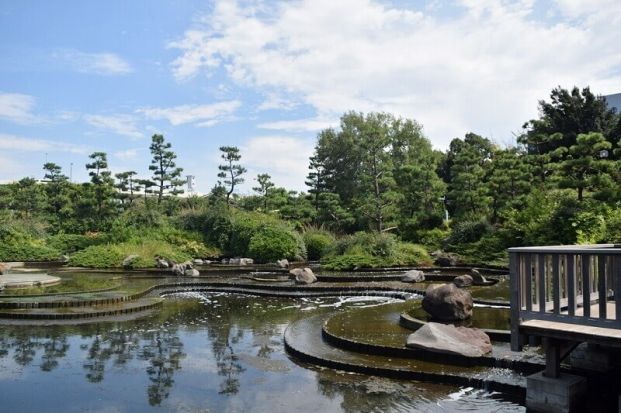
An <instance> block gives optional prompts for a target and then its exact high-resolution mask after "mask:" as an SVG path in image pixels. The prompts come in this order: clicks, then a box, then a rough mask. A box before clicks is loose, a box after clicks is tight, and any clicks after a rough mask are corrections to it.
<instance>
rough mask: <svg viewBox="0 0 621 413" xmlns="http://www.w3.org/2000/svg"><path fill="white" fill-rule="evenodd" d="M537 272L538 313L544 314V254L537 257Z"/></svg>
mask: <svg viewBox="0 0 621 413" xmlns="http://www.w3.org/2000/svg"><path fill="white" fill-rule="evenodd" d="M537 272H538V274H539V276H538V277H537V278H538V281H539V299H538V300H537V301H539V312H541V313H545V312H546V301H547V300H546V256H545V255H544V254H539V256H538V264H537Z"/></svg>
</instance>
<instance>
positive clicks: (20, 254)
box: [0, 240, 62, 261]
mask: <svg viewBox="0 0 621 413" xmlns="http://www.w3.org/2000/svg"><path fill="white" fill-rule="evenodd" d="M61 255H62V254H61V252H60V251H59V250H57V249H55V248H52V247H49V246H47V245H43V244H42V243H41V241H38V240H32V241H25V242H16V243H10V244H9V243H0V261H54V260H58V259H59V258H60V256H61Z"/></svg>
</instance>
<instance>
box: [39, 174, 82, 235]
mask: <svg viewBox="0 0 621 413" xmlns="http://www.w3.org/2000/svg"><path fill="white" fill-rule="evenodd" d="M43 170H44V171H45V174H44V176H43V182H44V183H45V193H46V195H47V196H46V199H47V206H46V210H47V212H48V213H49V216H50V221H51V223H52V226H53V227H54V229H55V230H60V229H61V227H62V225H64V223H66V222H67V221H68V220H69V219H70V218H71V217H72V216H73V214H74V202H73V197H72V193H73V192H74V191H72V186H71V184H70V183H69V178H67V176H66V175H64V174H63V173H62V168H61V167H60V166H59V165H57V164H55V163H53V162H46V163H45V164H44V165H43Z"/></svg>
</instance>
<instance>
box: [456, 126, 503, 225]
mask: <svg viewBox="0 0 621 413" xmlns="http://www.w3.org/2000/svg"><path fill="white" fill-rule="evenodd" d="M449 150H450V151H452V152H453V165H452V166H451V177H452V180H451V182H450V183H449V192H448V198H449V205H450V206H451V208H452V210H453V215H455V216H456V217H458V218H466V217H467V218H479V217H485V216H487V214H488V212H489V208H490V204H491V197H490V196H489V192H488V189H487V188H486V186H485V185H483V183H484V182H485V179H486V175H487V169H488V168H489V165H488V163H489V162H490V161H491V158H492V150H493V148H492V144H491V142H490V141H489V140H488V139H485V138H482V137H481V136H479V135H476V134H474V133H468V134H466V137H465V139H464V140H463V141H461V140H459V139H455V140H453V142H451V145H450V149H449Z"/></svg>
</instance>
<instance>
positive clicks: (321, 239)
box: [302, 229, 334, 260]
mask: <svg viewBox="0 0 621 413" xmlns="http://www.w3.org/2000/svg"><path fill="white" fill-rule="evenodd" d="M302 238H303V239H304V244H305V245H306V252H307V254H308V259H309V260H319V259H321V257H322V256H323V254H324V252H325V251H326V249H327V248H328V247H329V246H330V245H332V243H334V235H332V233H330V232H328V231H325V230H320V229H307V230H306V231H304V233H303V234H302Z"/></svg>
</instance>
